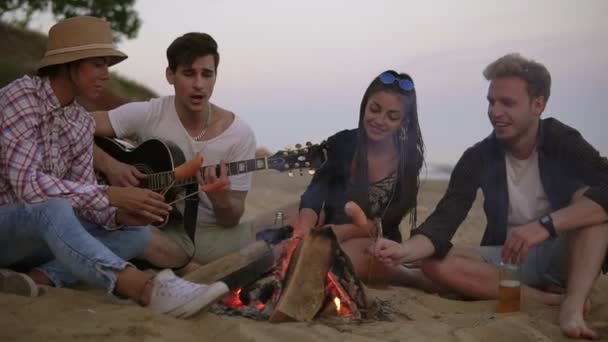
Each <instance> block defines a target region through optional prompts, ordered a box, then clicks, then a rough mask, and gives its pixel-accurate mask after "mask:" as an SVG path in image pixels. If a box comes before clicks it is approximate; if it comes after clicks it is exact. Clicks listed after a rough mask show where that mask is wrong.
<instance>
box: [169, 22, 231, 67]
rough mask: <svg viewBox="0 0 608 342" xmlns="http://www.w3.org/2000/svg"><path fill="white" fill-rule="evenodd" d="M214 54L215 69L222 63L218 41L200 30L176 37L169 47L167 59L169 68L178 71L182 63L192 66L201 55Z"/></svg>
mask: <svg viewBox="0 0 608 342" xmlns="http://www.w3.org/2000/svg"><path fill="white" fill-rule="evenodd" d="M207 55H212V56H213V60H214V61H215V70H216V72H217V66H218V65H219V64H220V54H219V53H218V52H217V43H216V42H215V40H214V39H213V37H211V36H210V35H208V34H206V33H200V32H190V33H186V34H184V35H183V36H181V37H178V38H177V39H175V40H174V41H173V42H172V43H171V45H169V47H168V48H167V61H168V62H169V69H171V71H174V72H175V71H176V70H177V67H178V66H180V65H185V66H190V65H192V63H193V62H194V60H196V59H197V58H199V57H204V56H207Z"/></svg>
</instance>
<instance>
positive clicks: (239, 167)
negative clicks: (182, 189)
mask: <svg viewBox="0 0 608 342" xmlns="http://www.w3.org/2000/svg"><path fill="white" fill-rule="evenodd" d="M209 167H214V168H215V169H216V171H215V172H216V174H218V175H219V173H220V165H209V166H203V167H202V168H201V171H203V170H204V169H207V168H209ZM226 169H227V173H228V176H235V175H240V174H243V173H248V172H253V171H259V170H267V169H268V158H267V157H262V158H254V159H249V160H241V161H236V162H231V163H227V164H226ZM195 183H198V181H197V179H196V177H190V178H187V179H183V180H180V181H175V172H174V171H166V172H159V173H151V174H148V175H147V177H146V179H144V180H143V181H142V183H141V184H140V186H141V187H143V188H147V189H150V190H162V189H166V188H168V187H174V186H184V185H189V184H195Z"/></svg>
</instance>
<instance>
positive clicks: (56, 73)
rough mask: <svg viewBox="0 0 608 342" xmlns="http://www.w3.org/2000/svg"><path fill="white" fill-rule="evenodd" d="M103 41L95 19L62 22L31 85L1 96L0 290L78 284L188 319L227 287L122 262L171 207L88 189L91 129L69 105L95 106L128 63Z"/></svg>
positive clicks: (26, 291)
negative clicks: (88, 102)
mask: <svg viewBox="0 0 608 342" xmlns="http://www.w3.org/2000/svg"><path fill="white" fill-rule="evenodd" d="M112 39H113V35H112V31H111V29H110V25H109V24H108V23H107V22H106V21H104V20H103V19H99V18H95V17H88V16H80V17H73V18H69V19H65V20H63V21H61V22H59V23H58V24H56V25H54V26H53V27H52V28H51V30H50V31H49V39H48V43H47V51H46V54H45V55H44V57H43V59H42V61H41V62H40V64H39V67H38V76H32V77H30V76H24V77H22V78H20V79H18V80H15V81H14V82H12V83H10V84H9V85H7V86H6V87H4V88H2V89H0V132H1V134H0V267H6V268H4V269H0V291H1V292H8V293H13V294H21V295H27V296H36V295H37V293H38V287H37V285H36V284H43V285H51V286H57V287H65V286H70V285H72V284H74V283H75V282H76V280H77V279H80V280H83V281H85V282H87V283H89V284H90V285H94V286H96V287H99V288H102V289H105V290H106V291H108V292H109V293H114V294H119V295H122V296H125V297H128V298H130V299H133V300H134V301H136V302H138V303H140V304H141V305H143V306H145V307H147V308H149V309H151V310H153V311H155V312H158V313H164V314H168V315H171V316H176V317H187V316H190V315H193V314H195V313H196V312H198V311H200V310H201V309H203V308H205V307H206V306H207V305H209V304H210V303H212V302H213V301H214V300H216V299H219V297H220V296H221V295H222V294H225V293H226V292H227V291H228V288H227V287H226V285H225V284H223V283H214V284H212V285H210V286H206V285H202V284H194V283H191V282H188V281H185V280H183V279H180V278H178V277H176V276H175V275H174V274H173V272H172V271H171V270H164V271H161V272H160V273H158V275H156V276H154V275H151V274H149V273H147V272H143V271H140V270H138V269H137V268H136V267H134V266H133V265H131V264H130V263H128V262H127V261H126V260H129V259H131V258H133V257H135V256H137V255H138V254H140V253H141V252H142V251H144V250H145V249H146V248H148V246H149V244H150V230H149V229H148V227H147V226H145V225H147V224H149V223H152V222H157V221H159V220H162V216H164V215H167V214H168V212H169V210H170V209H171V207H170V206H169V205H168V204H167V203H165V202H164V198H163V197H162V196H161V195H160V194H157V193H155V192H153V191H150V190H145V189H132V188H124V187H115V186H110V187H108V186H102V185H98V184H97V182H96V180H95V174H94V172H93V133H94V128H95V123H94V121H93V119H92V118H91V115H90V114H89V113H88V112H87V111H86V110H85V109H84V108H83V107H82V106H81V105H80V104H79V103H78V101H77V100H76V98H77V97H81V98H86V99H95V98H97V97H98V96H99V94H100V92H101V90H102V89H103V84H104V83H105V82H106V81H107V80H108V79H109V71H108V68H109V67H110V66H111V65H114V64H116V63H119V62H121V61H123V60H124V59H125V58H127V56H126V55H125V54H123V53H122V52H120V51H118V50H116V48H115V47H114V45H113V43H112ZM129 226H130V227H129ZM13 269H25V270H26V271H27V272H28V273H27V275H26V274H23V273H17V272H14V271H13Z"/></svg>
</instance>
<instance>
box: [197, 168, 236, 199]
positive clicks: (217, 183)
mask: <svg viewBox="0 0 608 342" xmlns="http://www.w3.org/2000/svg"><path fill="white" fill-rule="evenodd" d="M196 177H197V179H198V183H199V184H200V190H201V191H203V192H206V193H207V196H208V197H209V199H210V200H211V202H212V203H213V205H214V206H216V205H218V204H219V205H220V206H230V178H228V169H227V168H226V162H224V161H222V162H221V163H220V174H219V177H218V175H217V173H216V167H215V166H211V167H205V168H204V171H203V174H202V175H201V174H199V173H197V175H196Z"/></svg>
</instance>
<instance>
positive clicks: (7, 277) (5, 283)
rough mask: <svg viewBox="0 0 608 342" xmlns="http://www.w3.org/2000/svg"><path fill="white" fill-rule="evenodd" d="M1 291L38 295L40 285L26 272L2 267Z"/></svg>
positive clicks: (0, 275) (20, 294) (22, 294)
mask: <svg viewBox="0 0 608 342" xmlns="http://www.w3.org/2000/svg"><path fill="white" fill-rule="evenodd" d="M0 292H5V293H12V294H16V295H19V296H26V297H38V286H37V285H36V283H35V282H34V281H33V280H32V278H30V277H28V276H27V275H26V274H23V273H18V272H15V271H12V270H9V269H6V268H0Z"/></svg>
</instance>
